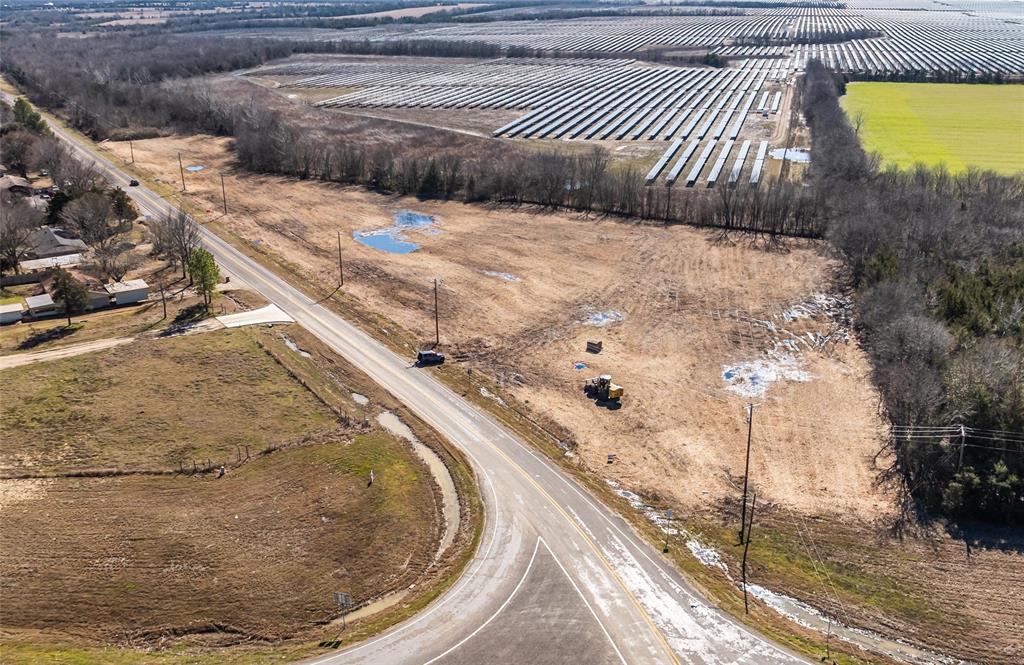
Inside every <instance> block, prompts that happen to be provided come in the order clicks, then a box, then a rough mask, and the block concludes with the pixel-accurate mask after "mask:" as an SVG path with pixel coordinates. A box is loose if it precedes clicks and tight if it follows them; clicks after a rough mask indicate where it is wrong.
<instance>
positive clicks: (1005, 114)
mask: <svg viewBox="0 0 1024 665" xmlns="http://www.w3.org/2000/svg"><path fill="white" fill-rule="evenodd" d="M842 102H843V108H844V109H846V112H847V114H848V115H849V117H850V119H851V121H852V122H854V124H856V118H857V116H858V114H861V113H862V114H863V116H862V117H863V122H862V124H861V129H860V135H861V140H862V141H863V143H864V147H865V148H866V149H867V150H868V151H875V152H878V153H880V154H881V155H882V158H883V159H884V160H885V162H886V163H889V164H896V165H898V166H901V167H908V166H912V165H913V164H914V163H915V162H924V163H926V164H939V163H944V164H945V165H946V166H947V167H948V168H949V169H950V170H951V171H962V170H964V169H966V168H967V167H968V166H977V167H980V168H987V169H992V170H994V171H998V172H999V173H1007V174H1008V173H1016V172H1019V171H1024V112H1022V109H1024V87H1021V86H1019V85H956V84H947V83H929V84H923V83H852V84H850V85H849V86H848V87H847V94H846V96H845V97H843V99H842Z"/></svg>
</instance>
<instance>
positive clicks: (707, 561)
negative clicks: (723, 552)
mask: <svg viewBox="0 0 1024 665" xmlns="http://www.w3.org/2000/svg"><path fill="white" fill-rule="evenodd" d="M686 547H687V548H689V550H690V552H691V553H692V554H693V556H694V557H696V558H697V560H698V561H700V562H701V563H702V564H704V565H705V566H708V567H710V568H720V569H721V570H723V571H725V575H726V577H728V576H729V568H728V567H727V566H726V565H725V562H724V561H722V557H721V556H720V555H719V554H718V550H716V549H715V548H713V547H708V546H707V545H704V544H703V543H701V542H700V541H699V540H697V539H695V538H691V539H690V540H687V541H686Z"/></svg>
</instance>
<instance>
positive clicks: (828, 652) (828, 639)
mask: <svg viewBox="0 0 1024 665" xmlns="http://www.w3.org/2000/svg"><path fill="white" fill-rule="evenodd" d="M831 641H832V615H831V614H829V615H828V632H827V633H825V662H826V663H827V662H829V661H831V660H832V645H831V644H830V643H831Z"/></svg>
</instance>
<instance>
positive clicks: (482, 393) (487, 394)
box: [480, 386, 505, 406]
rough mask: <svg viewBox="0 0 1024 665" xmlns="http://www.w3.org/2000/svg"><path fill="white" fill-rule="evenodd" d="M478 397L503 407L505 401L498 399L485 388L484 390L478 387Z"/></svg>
mask: <svg viewBox="0 0 1024 665" xmlns="http://www.w3.org/2000/svg"><path fill="white" fill-rule="evenodd" d="M480 396H481V397H484V398H487V399H493V400H494V401H495V402H497V403H498V404H500V405H502V406H505V400H503V399H501V398H500V397H498V396H497V395H495V394H494V393H492V392H491V391H490V390H488V389H487V388H484V387H483V386H480Z"/></svg>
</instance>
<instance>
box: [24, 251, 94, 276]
mask: <svg viewBox="0 0 1024 665" xmlns="http://www.w3.org/2000/svg"><path fill="white" fill-rule="evenodd" d="M84 262H85V258H84V257H83V256H82V255H81V254H65V255H64V256H50V257H48V258H45V259H28V260H26V261H22V262H21V263H19V264H18V265H19V266H20V267H21V272H35V271H37V270H49V269H50V268H57V267H61V268H70V267H71V266H77V265H80V264H82V263H84Z"/></svg>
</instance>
